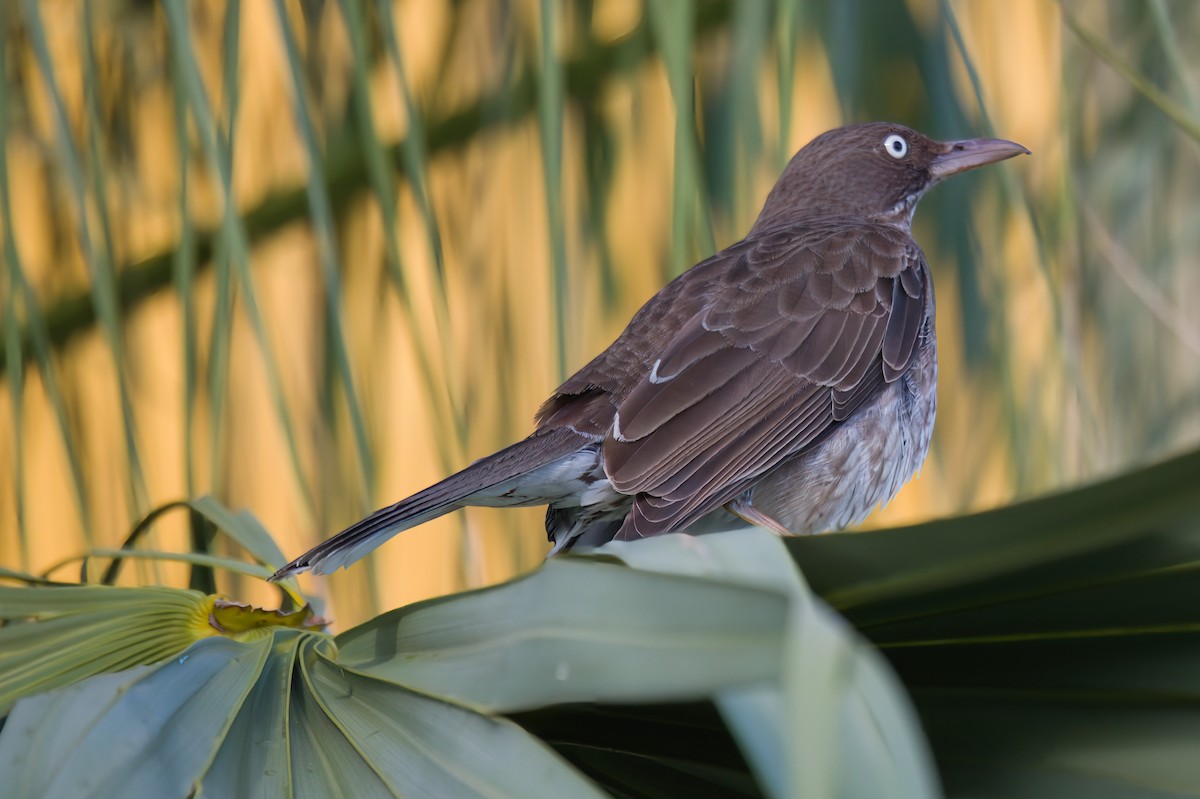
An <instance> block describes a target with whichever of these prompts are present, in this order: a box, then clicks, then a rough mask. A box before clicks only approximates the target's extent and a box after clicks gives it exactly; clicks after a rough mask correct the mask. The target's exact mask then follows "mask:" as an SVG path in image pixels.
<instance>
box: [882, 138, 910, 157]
mask: <svg viewBox="0 0 1200 799" xmlns="http://www.w3.org/2000/svg"><path fill="white" fill-rule="evenodd" d="M883 149H885V150H887V154H888V155H890V156H891V157H892V158H895V159H896V160H900V159H901V158H903V157H904V156H906V155H908V142H906V141H905V140H904V137H903V136H901V135H900V134H899V133H893V134H892V135H890V136H888V137H887V138H886V139H884V140H883Z"/></svg>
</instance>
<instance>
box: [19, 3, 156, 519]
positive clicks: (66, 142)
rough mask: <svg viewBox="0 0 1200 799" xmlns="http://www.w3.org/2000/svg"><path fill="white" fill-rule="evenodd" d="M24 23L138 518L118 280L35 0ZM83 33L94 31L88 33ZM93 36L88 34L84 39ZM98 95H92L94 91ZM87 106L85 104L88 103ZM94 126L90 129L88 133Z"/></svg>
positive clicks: (140, 489)
mask: <svg viewBox="0 0 1200 799" xmlns="http://www.w3.org/2000/svg"><path fill="white" fill-rule="evenodd" d="M23 8H24V11H25V21H26V24H27V25H28V29H29V36H30V39H31V43H32V45H33V51H34V55H35V56H36V59H37V62H38V68H39V69H40V70H41V73H42V78H43V80H44V81H45V82H46V86H47V89H48V93H49V96H50V100H51V108H52V109H53V112H54V113H53V116H54V129H55V143H56V145H57V149H58V154H59V161H60V163H61V165H62V167H63V170H64V172H65V173H66V178H67V184H68V186H69V187H70V189H71V195H72V199H73V200H74V204H75V209H74V210H75V226H76V235H77V236H78V238H79V247H80V249H81V250H82V252H83V258H84V261H85V263H86V264H87V268H88V273H89V277H90V280H89V281H88V286H89V288H90V290H91V295H92V304H93V306H94V307H95V309H96V315H97V318H98V319H99V320H100V324H101V327H102V329H103V332H104V337H105V341H106V343H107V344H108V348H109V352H110V354H111V356H112V362H113V370H114V372H115V376H116V383H117V394H118V399H119V402H120V407H121V420H122V433H123V436H124V443H125V452H126V457H127V459H128V463H127V466H128V472H127V478H128V483H127V486H128V488H129V511H130V513H131V514H132V515H133V516H134V517H137V516H140V515H141V514H142V513H143V512H144V509H145V504H146V502H147V495H146V484H145V477H144V476H143V474H142V466H141V458H140V456H139V455H138V447H137V430H136V427H135V423H134V418H133V407H132V404H131V399H130V394H129V378H128V372H127V369H126V365H125V351H124V344H123V343H122V339H121V336H122V334H121V319H120V309H119V305H118V302H117V286H116V276H115V274H114V273H113V262H112V260H111V258H109V257H108V255H106V253H105V251H104V250H102V249H101V248H98V247H97V246H96V243H95V240H94V238H93V236H92V231H91V224H90V223H89V221H88V220H89V214H90V212H89V204H88V200H87V189H86V186H85V182H84V174H83V166H82V164H81V163H80V158H79V153H78V151H77V150H76V147H75V143H74V140H73V138H72V136H71V125H70V121H69V120H68V118H67V111H66V105H65V102H64V100H63V97H62V93H61V92H60V91H59V86H58V78H57V76H56V71H55V68H54V61H53V59H52V58H51V56H50V49H49V46H48V45H47V43H46V32H45V30H44V28H43V26H42V18H41V11H40V9H39V6H38V3H37V2H36V0H26V2H25V3H24V4H23ZM85 31H90V28H86V27H85ZM87 35H90V33H85V36H87ZM89 72H90V70H88V69H85V70H84V73H85V74H84V80H85V84H86V83H87V82H88V81H89V80H90V79H91V78H92V77H94V76H91V75H89V74H88V73H89ZM92 91H94V89H93V90H92ZM85 105H86V103H85ZM90 127H91V126H90V125H89V128H90ZM106 202H107V197H106V196H105V193H104V192H101V193H100V194H99V195H98V196H97V197H96V198H95V203H96V208H97V212H98V215H99V216H100V218H101V219H104V218H106V211H105V209H104V206H105V204H106Z"/></svg>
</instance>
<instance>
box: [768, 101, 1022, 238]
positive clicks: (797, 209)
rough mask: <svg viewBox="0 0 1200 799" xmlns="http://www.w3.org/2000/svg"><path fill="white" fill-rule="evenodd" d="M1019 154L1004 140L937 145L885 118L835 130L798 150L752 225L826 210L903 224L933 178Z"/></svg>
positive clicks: (1018, 149) (1018, 148) (1017, 147)
mask: <svg viewBox="0 0 1200 799" xmlns="http://www.w3.org/2000/svg"><path fill="white" fill-rule="evenodd" d="M1022 153H1024V154H1028V153H1029V150H1027V149H1025V148H1024V147H1022V146H1021V145H1019V144H1017V143H1016V142H1011V141H1006V140H1004V139H964V140H962V141H949V142H940V141H935V140H934V139H931V138H929V137H928V136H924V135H922V134H920V133H917V132H916V131H915V130H912V129H911V128H906V127H904V126H903V125H895V124H891V123H888V122H867V123H864V124H860V125H849V126H847V127H844V128H837V129H835V130H831V131H829V132H827V133H822V134H821V135H820V136H818V137H816V138H815V139H813V140H812V141H811V142H809V143H808V144H806V145H805V146H804V147H803V148H802V149H801V150H800V152H798V153H796V155H795V156H794V157H793V158H792V160H791V162H790V163H788V165H787V168H785V169H784V171H783V175H782V176H780V178H779V181H778V182H777V183H776V184H775V188H773V189H772V190H771V193H770V195H768V197H767V201H766V204H765V205H764V206H763V210H762V213H761V214H759V217H758V221H757V222H755V223H754V229H755V230H763V229H766V228H770V227H775V226H776V225H781V224H787V223H788V222H789V221H790V220H793V219H796V218H800V217H811V216H814V215H827V214H828V215H848V216H855V217H858V218H862V219H870V220H873V221H880V222H887V223H891V224H898V225H905V226H907V225H908V224H909V223H910V222H911V221H912V213H913V209H915V208H916V205H917V201H918V200H919V199H921V195H922V194H924V193H925V192H926V191H927V190H928V189H929V188H930V187H932V186H934V185H935V184H937V183H938V182H939V181H941V180H944V179H945V178H947V177H949V176H951V175H956V174H958V173H959V172H965V171H967V170H968V169H974V168H975V167H979V166H984V165H986V164H992V163H995V162H997V161H1003V160H1004V159H1006V158H1012V157H1013V156H1014V155H1020V154H1022Z"/></svg>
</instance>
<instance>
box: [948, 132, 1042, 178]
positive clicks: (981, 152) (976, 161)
mask: <svg viewBox="0 0 1200 799" xmlns="http://www.w3.org/2000/svg"><path fill="white" fill-rule="evenodd" d="M942 146H943V147H944V148H945V150H944V152H942V153H941V154H940V155H938V156H936V157H935V158H934V159H933V163H931V164H930V165H929V171H930V172H932V173H933V177H934V178H935V179H941V178H945V177H949V176H950V175H957V174H958V173H959V172H966V171H967V170H968V169H975V168H976V167H981V166H987V165H988V164H994V163H996V162H997V161H1003V160H1005V159H1007V158H1012V157H1013V156H1016V155H1031V153H1030V152H1029V149H1028V148H1026V147H1024V146H1023V145H1020V144H1017V143H1016V142H1015V141H1008V140H1007V139H963V140H962V141H950V142H946V143H945V144H943V145H942Z"/></svg>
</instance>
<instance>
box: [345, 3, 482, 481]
mask: <svg viewBox="0 0 1200 799" xmlns="http://www.w3.org/2000/svg"><path fill="white" fill-rule="evenodd" d="M341 9H342V15H343V16H344V17H345V19H346V28H347V30H348V32H349V35H350V41H351V48H350V50H351V55H352V58H353V60H354V72H353V81H354V108H355V112H356V113H357V120H358V124H357V128H358V135H359V141H360V142H361V143H362V149H363V152H364V156H363V157H364V159H365V160H366V166H367V174H368V177H369V179H370V182H371V190H372V191H373V192H374V194H375V201H376V202H377V203H379V213H380V216H381V217H382V221H383V226H382V227H383V237H384V238H383V240H384V248H385V255H386V257H385V266H386V268H387V275H388V278H389V280H390V281H391V284H392V287H393V289H394V290H395V293H396V295H397V298H398V299H399V300H400V304H401V307H403V308H404V314H405V321H406V322H407V324H408V332H409V336H410V338H411V341H412V349H413V354H414V355H415V356H416V359H417V369H418V371H419V372H420V375H421V384H422V387H423V388H424V389H425V393H426V396H427V397H428V399H429V407H430V409H431V410H432V412H433V413H434V415H435V418H436V419H437V420H438V425H437V426H438V429H440V430H452V431H454V433H455V436H454V438H445V437H439V438H438V455H439V462H440V464H441V466H442V468H443V469H444V470H445V471H451V470H452V469H453V468H454V461H455V458H456V457H457V456H458V451H459V449H461V447H462V443H463V442H462V439H463V436H464V434H465V431H464V428H463V426H462V425H463V421H462V419H461V418H460V415H459V414H458V412H457V410H456V407H455V403H454V398H453V397H452V396H450V392H449V391H448V386H447V384H446V381H445V380H442V379H439V378H438V375H437V370H436V369H435V368H434V363H433V361H434V359H435V358H438V357H440V358H441V364H440V369H441V371H442V372H443V373H448V367H449V364H448V361H449V348H447V347H435V346H432V344H433V343H432V342H429V341H427V337H425V336H422V335H421V332H420V327H419V325H418V317H419V314H418V309H417V306H418V298H417V297H416V296H415V295H414V294H413V292H412V291H411V289H410V287H409V285H408V279H407V278H406V277H405V268H406V264H405V263H404V261H403V259H402V258H401V255H400V240H399V237H398V235H397V230H396V229H397V227H398V219H397V201H396V191H395V188H394V187H393V181H394V178H393V175H392V169H391V166H390V165H389V163H388V152H387V148H386V147H385V145H384V144H383V142H381V141H380V140H379V137H378V135H377V133H376V130H375V115H374V112H373V110H372V102H371V94H370V92H371V87H370V82H369V75H368V71H369V65H368V63H367V50H368V48H367V41H366V32H365V31H364V25H363V19H362V8H361V3H360V2H359V0H342V1H341ZM378 13H379V16H380V21H381V22H382V23H383V25H382V28H383V30H382V31H381V32H380V35H381V36H383V37H384V39H385V40H386V45H387V48H388V52H389V54H392V59H391V60H392V63H393V68H394V69H396V71H397V75H398V79H399V82H400V84H401V88H402V90H403V97H404V103H405V109H406V118H407V119H408V132H407V135H406V136H405V138H404V145H405V146H404V148H403V151H404V155H405V164H406V170H405V172H406V173H407V176H408V179H409V182H410V184H411V185H412V187H413V193H414V195H415V196H416V198H417V206H418V208H419V209H420V211H421V213H422V214H423V215H424V217H425V230H426V235H427V238H428V239H429V245H430V251H431V252H432V253H433V254H434V268H435V270H436V271H437V276H436V280H435V281H434V284H435V285H436V286H437V288H438V292H437V296H436V297H435V298H434V303H433V306H434V318H435V320H436V322H437V330H438V332H439V334H440V335H442V336H446V335H448V334H449V320H448V318H447V314H446V296H445V278H444V276H443V275H442V274H441V270H442V263H441V258H442V255H441V241H440V238H439V236H438V234H437V223H436V220H435V219H434V216H433V212H432V210H431V209H430V208H429V207H428V201H427V198H426V197H425V194H424V182H425V181H424V175H423V172H424V170H425V168H426V164H425V162H424V160H423V159H424V155H423V150H422V149H421V147H422V145H421V144H420V142H421V140H422V138H423V137H422V132H421V130H420V127H419V126H420V121H419V120H418V119H416V118H415V115H416V109H415V108H414V104H413V102H412V98H411V96H409V92H408V84H407V83H406V81H405V79H404V74H403V71H402V66H401V63H400V54H399V51H398V50H397V49H396V48H397V45H396V43H395V41H394V39H393V35H394V34H393V33H392V32H391V26H390V19H391V14H392V8H391V6H390V5H386V4H385V5H382V6H381V7H380V8H379V9H378ZM410 142H411V144H410ZM414 148H416V153H415V154H410V151H412V150H413V149H414ZM409 268H411V266H409Z"/></svg>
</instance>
